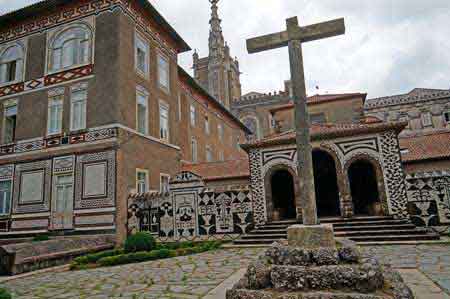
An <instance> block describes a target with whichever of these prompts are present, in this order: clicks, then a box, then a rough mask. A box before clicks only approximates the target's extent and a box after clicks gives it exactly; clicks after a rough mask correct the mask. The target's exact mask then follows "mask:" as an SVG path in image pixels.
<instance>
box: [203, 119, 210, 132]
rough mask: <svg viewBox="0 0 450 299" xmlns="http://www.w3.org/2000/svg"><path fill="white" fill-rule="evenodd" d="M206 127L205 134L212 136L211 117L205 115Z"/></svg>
mask: <svg viewBox="0 0 450 299" xmlns="http://www.w3.org/2000/svg"><path fill="white" fill-rule="evenodd" d="M204 122H205V124H204V126H205V134H206V135H211V123H210V121H209V117H208V115H205V119H204Z"/></svg>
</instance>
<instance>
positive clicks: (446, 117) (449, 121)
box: [444, 111, 450, 124]
mask: <svg viewBox="0 0 450 299" xmlns="http://www.w3.org/2000/svg"><path fill="white" fill-rule="evenodd" d="M444 121H445V122H446V123H447V124H450V111H447V112H444Z"/></svg>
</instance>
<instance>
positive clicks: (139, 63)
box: [134, 33, 150, 76]
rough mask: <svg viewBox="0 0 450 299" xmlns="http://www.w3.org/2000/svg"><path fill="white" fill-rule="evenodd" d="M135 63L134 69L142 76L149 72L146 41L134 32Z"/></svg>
mask: <svg viewBox="0 0 450 299" xmlns="http://www.w3.org/2000/svg"><path fill="white" fill-rule="evenodd" d="M135 38H136V40H135V44H134V48H135V64H136V71H137V72H138V73H140V74H142V75H144V76H147V75H148V73H149V57H150V48H149V45H148V43H147V42H146V41H145V40H144V39H143V38H142V37H141V36H140V35H139V34H138V33H136V34H135Z"/></svg>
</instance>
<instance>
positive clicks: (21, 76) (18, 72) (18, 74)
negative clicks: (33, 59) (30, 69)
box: [0, 41, 27, 87]
mask: <svg viewBox="0 0 450 299" xmlns="http://www.w3.org/2000/svg"><path fill="white" fill-rule="evenodd" d="M13 47H19V49H20V50H21V52H22V57H20V58H19V59H16V60H12V61H7V62H4V63H2V62H1V60H2V56H3V55H4V54H5V53H6V52H7V51H8V50H9V49H11V48H13ZM13 61H15V62H16V65H15V74H14V80H12V81H5V82H1V81H0V87H3V86H8V85H13V84H17V83H19V82H24V81H25V70H26V61H27V47H26V42H24V41H14V42H12V43H8V44H5V45H4V46H1V47H0V72H1V66H2V65H3V64H6V65H7V64H8V63H11V62H13ZM17 61H21V65H20V68H19V67H18V65H17ZM6 74H8V72H6ZM0 79H1V73H0Z"/></svg>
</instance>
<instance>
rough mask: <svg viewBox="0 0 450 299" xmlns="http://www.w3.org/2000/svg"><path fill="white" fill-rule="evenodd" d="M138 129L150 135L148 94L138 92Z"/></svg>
mask: <svg viewBox="0 0 450 299" xmlns="http://www.w3.org/2000/svg"><path fill="white" fill-rule="evenodd" d="M136 118H137V120H136V129H137V131H138V132H139V133H141V134H144V135H148V94H146V93H145V92H143V91H140V90H138V91H137V93H136Z"/></svg>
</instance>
